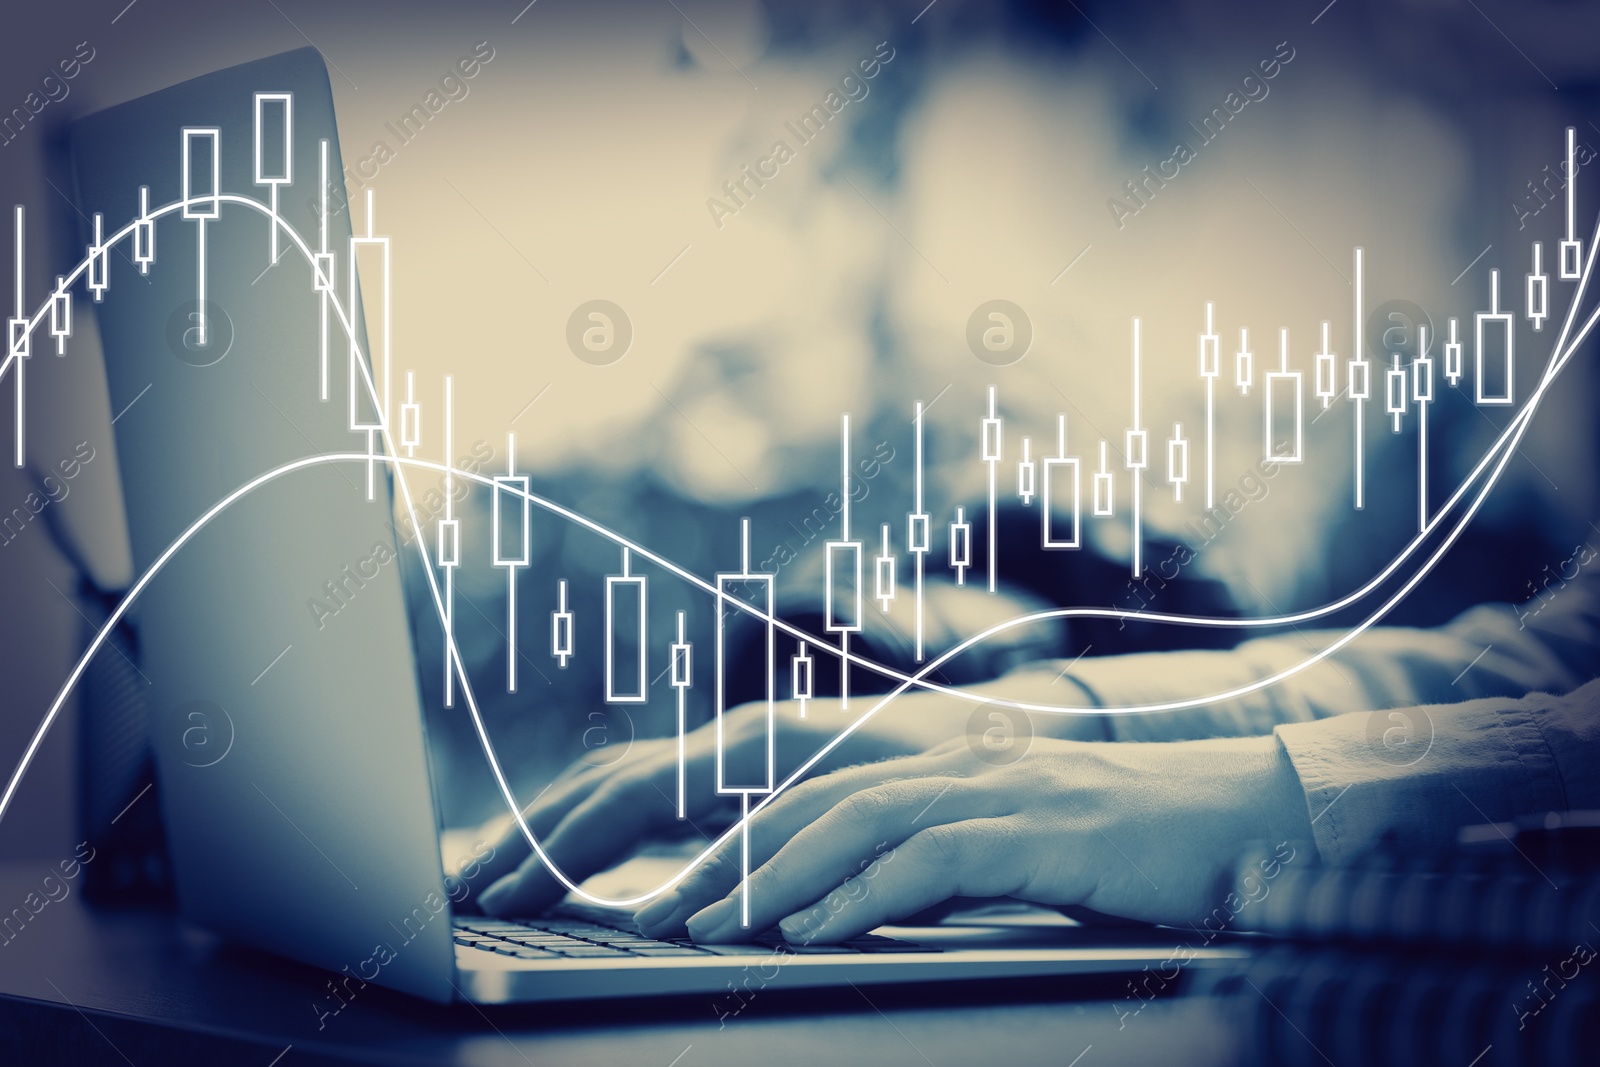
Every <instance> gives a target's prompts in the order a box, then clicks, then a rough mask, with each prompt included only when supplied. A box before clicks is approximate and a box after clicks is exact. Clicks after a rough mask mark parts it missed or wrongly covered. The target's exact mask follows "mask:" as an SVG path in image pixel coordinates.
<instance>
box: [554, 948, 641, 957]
mask: <svg viewBox="0 0 1600 1067" xmlns="http://www.w3.org/2000/svg"><path fill="white" fill-rule="evenodd" d="M555 951H557V952H559V953H560V954H561V955H563V956H566V957H568V958H569V959H575V960H589V959H623V958H625V957H627V955H628V953H626V952H623V951H622V950H621V949H615V948H605V947H604V946H602V945H589V946H588V947H586V948H561V949H556V950H555Z"/></svg>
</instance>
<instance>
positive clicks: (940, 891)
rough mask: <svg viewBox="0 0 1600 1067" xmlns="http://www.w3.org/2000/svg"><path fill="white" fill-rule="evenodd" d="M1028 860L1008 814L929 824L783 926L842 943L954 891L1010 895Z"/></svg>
mask: <svg viewBox="0 0 1600 1067" xmlns="http://www.w3.org/2000/svg"><path fill="white" fill-rule="evenodd" d="M1026 863H1027V861H1026V858H1025V857H1024V855H1023V849H1022V848H1020V847H1019V846H1018V844H1017V841H1016V833H1015V832H1014V822H1013V820H1012V819H1011V818H1010V817H1002V818H987V819H971V820H967V821H964V822H955V823H943V824H940V825H938V826H931V827H928V828H927V829H925V830H919V831H917V832H916V833H915V834H912V835H911V836H910V837H909V838H907V839H906V840H905V842H904V843H903V844H901V845H900V846H899V847H898V848H895V849H892V850H891V851H889V852H886V853H884V854H883V855H882V856H880V857H879V858H878V859H877V860H876V861H875V862H874V863H873V864H872V866H870V867H868V868H867V869H866V870H865V871H863V872H861V875H860V876H859V878H856V879H852V880H851V881H852V882H857V883H859V884H858V885H854V886H852V885H849V884H847V885H844V886H841V887H839V888H838V889H835V890H834V891H833V892H831V893H829V894H828V895H827V896H825V897H823V898H822V899H821V900H819V901H817V902H816V903H815V904H813V905H812V906H811V907H808V908H803V909H800V910H798V911H796V912H794V913H793V914H791V915H789V916H788V917H786V918H785V919H783V920H782V921H781V922H779V923H778V928H779V929H780V930H782V931H783V936H784V938H785V940H788V941H790V942H792V943H794V944H798V945H805V944H819V945H827V944H837V943H839V942H840V941H846V940H849V939H850V938H852V937H860V936H861V935H862V934H864V933H866V932H867V931H869V930H872V929H874V928H876V927H879V926H882V925H883V924H885V923H888V922H893V921H894V920H896V919H898V918H901V917H903V916H906V915H914V914H916V913H917V912H919V911H922V910H924V909H926V908H929V907H931V906H933V905H934V904H937V903H939V902H941V901H944V900H948V899H950V898H951V897H955V896H972V897H1001V896H1011V895H1013V894H1015V893H1017V892H1019V891H1020V890H1021V889H1022V888H1023V887H1024V886H1025V885H1026V884H1027V881H1028V872H1027V868H1026ZM753 899H754V898H753V897H752V900H753Z"/></svg>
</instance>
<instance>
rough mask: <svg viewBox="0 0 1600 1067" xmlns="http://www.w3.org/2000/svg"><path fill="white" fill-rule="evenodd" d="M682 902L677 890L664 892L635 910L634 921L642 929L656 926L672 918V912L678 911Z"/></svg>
mask: <svg viewBox="0 0 1600 1067" xmlns="http://www.w3.org/2000/svg"><path fill="white" fill-rule="evenodd" d="M682 903H683V898H682V897H681V896H679V895H678V893H677V891H676V890H674V891H672V892H668V893H663V894H661V895H660V896H659V897H657V898H656V899H654V900H652V901H651V902H650V903H648V904H646V905H645V906H644V907H642V908H640V909H639V910H638V911H636V912H634V913H633V921H634V923H635V924H637V925H638V926H639V928H640V929H644V928H645V927H647V926H655V925H656V924H657V923H660V922H663V921H665V920H666V919H669V918H671V917H672V913H673V912H675V911H677V910H678V905H680V904H682Z"/></svg>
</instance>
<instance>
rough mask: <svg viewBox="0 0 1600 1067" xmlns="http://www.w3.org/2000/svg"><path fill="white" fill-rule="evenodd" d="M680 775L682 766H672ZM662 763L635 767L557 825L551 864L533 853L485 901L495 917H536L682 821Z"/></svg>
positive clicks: (546, 844) (547, 847)
mask: <svg viewBox="0 0 1600 1067" xmlns="http://www.w3.org/2000/svg"><path fill="white" fill-rule="evenodd" d="M669 766H670V767H671V768H672V773H676V763H675V762H672V763H669ZM661 777H662V771H661V768H660V766H658V765H657V764H656V762H642V763H638V764H633V765H630V766H629V767H628V768H627V769H626V770H623V771H620V772H617V773H614V774H612V775H610V776H609V777H607V778H606V779H604V780H603V781H601V782H600V783H599V784H598V785H596V786H595V788H594V789H593V790H592V791H591V792H590V793H589V795H588V796H587V797H585V798H584V799H583V800H582V801H580V802H579V803H578V804H577V805H576V806H574V807H573V808H572V809H571V810H570V811H569V812H567V814H566V815H565V816H564V817H563V818H562V819H561V820H560V822H559V823H557V824H556V826H555V828H554V830H552V831H550V833H549V834H548V835H547V836H546V838H545V840H544V841H543V843H542V844H543V848H544V852H545V855H546V856H548V857H549V860H550V864H553V865H554V867H555V869H556V870H559V871H560V872H561V874H562V875H563V876H564V877H565V879H566V881H565V882H564V881H563V880H562V879H561V878H557V877H556V875H555V873H554V871H552V870H551V867H550V866H548V865H547V864H546V862H545V860H544V858H543V857H541V856H539V854H538V853H533V854H531V855H529V856H527V857H526V858H525V859H523V861H522V863H521V864H520V865H519V866H518V867H517V869H516V870H515V871H514V872H513V873H511V874H509V875H506V876H505V877H503V878H501V879H500V880H499V881H497V882H496V883H494V884H493V885H491V886H490V887H489V888H488V890H486V891H485V892H484V893H483V895H482V897H481V898H480V899H479V904H480V905H481V906H482V908H483V910H484V911H486V912H488V913H489V914H491V915H498V916H513V915H522V916H525V915H536V914H538V913H539V912H541V911H543V910H544V909H545V908H548V907H549V906H550V905H551V904H554V903H555V902H556V901H558V900H560V899H561V897H562V896H564V895H565V894H566V893H567V891H568V890H567V884H566V882H571V883H573V884H577V883H579V882H581V881H583V880H584V879H585V878H587V877H589V876H590V875H591V874H594V873H596V872H597V871H601V870H604V869H605V868H606V867H609V866H610V865H611V864H612V863H614V862H615V861H617V860H619V859H621V858H622V857H623V856H624V855H626V854H627V853H628V852H630V851H631V850H632V849H633V848H634V846H636V845H637V844H638V842H639V841H640V839H642V838H643V837H645V836H646V835H648V834H649V833H650V832H651V831H652V830H654V829H656V828H658V827H664V826H666V825H667V824H669V823H671V822H673V821H675V820H676V818H677V810H676V808H675V807H674V806H673V805H672V804H671V803H670V800H669V798H668V797H667V796H666V795H665V794H664V793H663V792H662V790H661V786H660V781H659V779H660V778H661Z"/></svg>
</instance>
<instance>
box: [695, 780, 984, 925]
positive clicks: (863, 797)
mask: <svg viewBox="0 0 1600 1067" xmlns="http://www.w3.org/2000/svg"><path fill="white" fill-rule="evenodd" d="M1001 812H1007V813H1009V812H1008V807H1007V801H1006V799H1005V798H1004V797H1003V796H999V795H998V794H997V791H996V790H993V789H990V788H986V787H985V786H984V785H983V784H982V783H980V782H971V781H963V780H961V779H955V778H945V777H926V778H919V779H914V780H911V781H896V782H889V783H886V784H883V785H876V786H872V787H870V788H867V789H863V790H860V791H858V792H855V793H852V794H850V795H849V796H847V797H845V798H843V799H842V800H841V801H840V802H839V803H837V804H835V805H834V806H833V807H832V808H831V809H830V810H828V811H827V812H825V813H823V814H822V816H821V817H819V818H818V819H816V820H815V821H814V822H812V823H810V824H809V825H807V826H805V827H803V828H801V829H800V830H799V831H798V832H796V833H795V834H794V836H793V837H792V838H791V839H790V840H788V841H787V842H786V843H785V844H784V845H783V847H782V848H780V849H779V850H778V852H777V854H776V855H774V856H773V857H772V858H771V859H770V860H768V861H767V862H765V863H764V864H762V866H761V867H760V868H759V869H758V870H755V871H753V872H752V873H751V875H750V881H749V885H748V887H747V889H745V890H741V889H738V888H735V889H734V891H733V892H731V893H730V894H729V895H728V896H727V897H725V898H723V900H721V901H719V902H718V903H717V904H714V905H712V907H710V908H707V909H706V910H705V911H704V912H702V913H701V914H700V915H696V916H694V917H693V918H691V919H690V920H689V930H690V932H691V933H693V934H694V936H695V940H697V941H704V942H718V941H726V940H730V939H735V940H736V939H737V938H738V934H739V933H740V931H741V930H742V929H745V928H744V926H743V923H742V915H741V910H742V908H741V906H740V905H741V904H742V902H743V896H744V894H745V893H746V892H748V895H749V911H750V922H749V924H748V929H747V931H746V932H759V931H762V930H766V929H769V928H771V927H772V926H774V925H776V924H777V922H778V920H780V919H782V918H784V917H786V916H788V915H790V914H792V913H793V912H795V911H796V910H797V909H800V908H803V907H805V906H806V905H807V904H811V903H814V902H815V901H817V900H818V899H820V898H824V897H826V896H827V895H828V894H829V891H830V890H834V889H839V890H841V891H842V892H843V893H844V894H845V895H846V897H854V896H856V895H860V894H862V893H865V892H867V891H868V889H869V886H870V883H869V882H867V881H864V880H863V879H864V877H865V874H866V872H867V871H868V870H870V869H872V867H873V865H874V864H875V863H877V862H878V861H879V860H881V859H882V858H883V857H884V856H885V855H890V854H892V852H893V850H894V849H895V848H896V847H897V846H899V845H900V844H901V843H903V842H904V841H906V840H907V839H908V838H910V837H912V836H913V835H914V834H916V833H917V832H918V831H919V828H920V827H923V826H926V825H929V824H930V823H948V822H958V821H965V820H971V819H980V818H989V817H991V816H994V815H996V814H999V813H1001ZM874 878H876V875H874Z"/></svg>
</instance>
